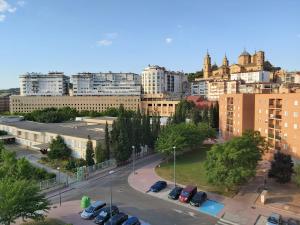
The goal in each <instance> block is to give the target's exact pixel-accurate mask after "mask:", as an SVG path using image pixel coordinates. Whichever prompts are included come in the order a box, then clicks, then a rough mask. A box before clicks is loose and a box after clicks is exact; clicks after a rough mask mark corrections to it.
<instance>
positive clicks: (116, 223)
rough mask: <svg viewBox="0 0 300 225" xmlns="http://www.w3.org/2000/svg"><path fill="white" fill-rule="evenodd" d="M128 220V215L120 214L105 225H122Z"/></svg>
mask: <svg viewBox="0 0 300 225" xmlns="http://www.w3.org/2000/svg"><path fill="white" fill-rule="evenodd" d="M127 219H128V215H126V214H125V213H122V212H121V213H118V214H116V215H114V216H113V217H112V218H110V219H109V220H108V221H106V223H105V225H122V223H123V222H125V221H126V220H127Z"/></svg>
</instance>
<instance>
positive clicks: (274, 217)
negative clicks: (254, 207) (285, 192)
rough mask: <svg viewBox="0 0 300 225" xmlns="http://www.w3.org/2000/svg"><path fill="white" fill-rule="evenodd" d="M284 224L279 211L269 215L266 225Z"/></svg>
mask: <svg viewBox="0 0 300 225" xmlns="http://www.w3.org/2000/svg"><path fill="white" fill-rule="evenodd" d="M281 224H282V218H281V215H279V214H277V213H272V214H271V216H269V218H268V220H267V223H266V225H281Z"/></svg>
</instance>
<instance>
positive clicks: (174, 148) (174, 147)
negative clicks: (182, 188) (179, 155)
mask: <svg viewBox="0 0 300 225" xmlns="http://www.w3.org/2000/svg"><path fill="white" fill-rule="evenodd" d="M173 150H174V151H173V152H174V168H173V169H174V172H173V174H174V187H176V146H173Z"/></svg>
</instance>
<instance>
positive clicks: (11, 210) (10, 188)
mask: <svg viewBox="0 0 300 225" xmlns="http://www.w3.org/2000/svg"><path fill="white" fill-rule="evenodd" d="M0 199H1V201H0V223H1V224H4V225H10V224H11V223H14V222H15V220H16V219H17V218H19V217H22V218H23V219H27V218H30V219H35V220H37V219H42V218H43V215H42V214H41V213H40V212H38V211H47V210H49V208H50V207H49V205H50V202H49V201H48V200H47V199H46V197H45V195H44V194H41V193H39V187H38V186H37V184H36V183H35V182H32V181H30V180H16V179H14V178H5V179H1V180H0Z"/></svg>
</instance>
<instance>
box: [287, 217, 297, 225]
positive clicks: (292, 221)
mask: <svg viewBox="0 0 300 225" xmlns="http://www.w3.org/2000/svg"><path fill="white" fill-rule="evenodd" d="M287 225H300V221H299V220H295V219H292V218H290V219H288V221H287Z"/></svg>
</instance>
